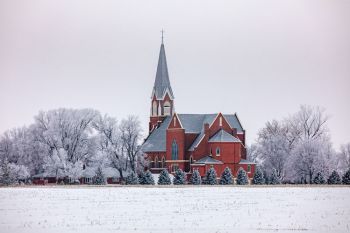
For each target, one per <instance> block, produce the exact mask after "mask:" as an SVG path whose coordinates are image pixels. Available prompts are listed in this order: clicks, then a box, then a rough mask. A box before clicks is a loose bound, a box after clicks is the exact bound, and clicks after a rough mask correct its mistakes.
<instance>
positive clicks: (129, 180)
mask: <svg viewBox="0 0 350 233" xmlns="http://www.w3.org/2000/svg"><path fill="white" fill-rule="evenodd" d="M125 184H126V185H136V184H139V179H138V177H137V175H136V173H135V172H131V173H130V174H129V175H128V176H127V177H126V179H125Z"/></svg>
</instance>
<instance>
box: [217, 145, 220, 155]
mask: <svg viewBox="0 0 350 233" xmlns="http://www.w3.org/2000/svg"><path fill="white" fill-rule="evenodd" d="M216 156H220V147H216Z"/></svg>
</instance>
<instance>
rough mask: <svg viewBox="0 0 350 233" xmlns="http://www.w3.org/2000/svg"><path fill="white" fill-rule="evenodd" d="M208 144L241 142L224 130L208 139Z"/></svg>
mask: <svg viewBox="0 0 350 233" xmlns="http://www.w3.org/2000/svg"><path fill="white" fill-rule="evenodd" d="M209 142H241V141H240V140H239V139H238V138H236V137H234V136H233V135H231V134H229V133H228V132H226V131H225V130H223V129H221V130H219V131H218V132H217V133H216V134H215V135H214V136H212V137H211V138H210V139H209Z"/></svg>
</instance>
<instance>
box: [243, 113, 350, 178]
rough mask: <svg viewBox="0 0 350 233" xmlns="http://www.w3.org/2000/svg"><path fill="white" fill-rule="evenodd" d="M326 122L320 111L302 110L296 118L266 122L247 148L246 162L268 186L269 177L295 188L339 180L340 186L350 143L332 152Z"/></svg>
mask: <svg viewBox="0 0 350 233" xmlns="http://www.w3.org/2000/svg"><path fill="white" fill-rule="evenodd" d="M328 119H329V117H328V116H327V115H326V114H325V110H324V109H322V108H320V107H311V106H301V107H300V109H299V110H298V112H296V113H295V114H292V115H290V116H288V117H286V118H284V119H282V120H272V121H269V122H267V123H266V125H265V127H264V128H262V129H261V130H260V131H259V133H258V138H257V140H256V142H255V143H253V144H252V145H251V146H250V147H249V148H248V158H249V159H250V160H251V161H253V162H256V163H257V166H258V167H259V169H261V171H262V172H263V174H264V176H265V178H266V180H267V182H268V183H269V182H270V181H269V179H271V177H272V179H276V178H277V182H278V183H296V184H313V183H316V184H319V183H320V182H321V183H326V182H327V180H329V178H330V177H338V178H337V180H338V183H339V180H340V178H341V177H340V176H346V173H347V172H349V169H350V143H348V144H346V145H342V146H341V148H340V151H339V152H336V151H335V150H334V148H333V145H332V142H331V137H330V133H329V129H328V127H327V122H328ZM345 180H346V179H345ZM328 182H330V181H328Z"/></svg>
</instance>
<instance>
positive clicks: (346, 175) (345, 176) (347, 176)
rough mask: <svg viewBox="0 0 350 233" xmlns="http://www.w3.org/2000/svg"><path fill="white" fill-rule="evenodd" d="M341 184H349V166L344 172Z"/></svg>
mask: <svg viewBox="0 0 350 233" xmlns="http://www.w3.org/2000/svg"><path fill="white" fill-rule="evenodd" d="M343 184H347V185H350V168H349V170H348V171H347V172H345V174H344V175H343Z"/></svg>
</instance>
